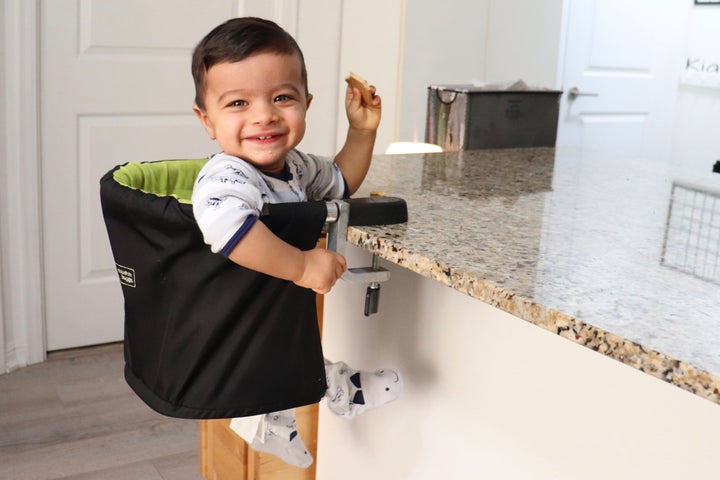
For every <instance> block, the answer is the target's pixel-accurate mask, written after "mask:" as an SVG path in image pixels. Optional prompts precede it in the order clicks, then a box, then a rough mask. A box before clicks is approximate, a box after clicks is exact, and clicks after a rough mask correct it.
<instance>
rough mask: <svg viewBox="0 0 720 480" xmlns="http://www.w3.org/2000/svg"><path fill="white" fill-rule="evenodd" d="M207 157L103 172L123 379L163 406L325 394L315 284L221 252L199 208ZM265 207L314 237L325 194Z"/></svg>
mask: <svg viewBox="0 0 720 480" xmlns="http://www.w3.org/2000/svg"><path fill="white" fill-rule="evenodd" d="M203 164H204V160H168V161H162V162H147V163H128V164H125V165H122V166H118V167H116V168H114V169H113V170H111V171H110V172H108V173H107V174H105V175H104V176H103V178H102V179H101V181H100V196H101V202H102V211H103V217H104V220H105V224H106V227H107V231H108V235H109V238H110V244H111V247H112V252H113V256H114V258H115V262H116V265H117V269H118V274H119V277H120V281H121V285H122V293H123V297H124V301H125V362H126V365H125V378H126V379H127V382H128V384H129V385H130V386H131V387H132V389H133V390H134V391H135V392H136V393H137V395H138V396H139V397H140V398H141V399H142V400H143V401H144V402H145V403H147V404H148V405H149V406H150V407H152V408H153V409H154V410H156V411H158V412H160V413H162V414H164V415H168V416H171V417H180V418H229V417H238V416H247V415H256V414H261V413H268V412H273V411H278V410H283V409H286V408H292V407H297V406H301V405H307V404H311V403H315V402H317V401H319V400H320V399H321V398H322V396H323V395H324V393H325V390H326V383H325V369H324V362H323V353H322V346H321V343H320V333H319V330H318V325H317V313H316V304H315V294H314V293H313V292H312V291H311V290H308V289H304V288H300V287H298V286H296V285H295V284H293V283H292V282H288V281H284V280H280V279H277V278H273V277H270V276H267V275H264V274H261V273H257V272H255V271H252V270H248V269H245V268H243V267H240V266H238V265H236V264H234V263H232V262H231V261H229V260H227V259H226V258H224V257H223V256H221V255H217V254H213V253H212V252H211V251H210V249H209V247H208V246H207V245H206V244H205V243H204V242H203V239H202V235H201V232H200V230H199V229H198V226H197V224H196V222H195V219H194V217H193V214H192V205H191V204H190V200H189V198H190V192H191V191H192V186H193V183H194V180H195V177H196V175H197V172H198V171H199V170H200V168H201V167H202V165H203ZM278 212H284V213H277V214H275V213H273V214H271V215H268V216H263V217H261V219H260V220H261V221H263V222H264V223H265V224H266V225H267V226H268V227H269V228H270V229H271V230H272V231H273V232H274V233H275V234H276V235H278V236H279V237H280V238H282V239H283V240H285V241H287V242H288V243H291V244H292V245H295V246H296V247H298V248H300V249H303V250H309V249H311V248H314V247H315V245H316V242H317V239H318V236H319V234H320V232H321V230H322V227H323V224H324V222H325V217H326V207H325V203H324V202H306V203H302V204H292V205H284V206H283V208H282V209H278Z"/></svg>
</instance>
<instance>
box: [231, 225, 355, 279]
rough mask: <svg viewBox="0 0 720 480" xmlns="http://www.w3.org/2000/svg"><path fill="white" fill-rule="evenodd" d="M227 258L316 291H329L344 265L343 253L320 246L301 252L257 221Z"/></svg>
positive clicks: (343, 269)
mask: <svg viewBox="0 0 720 480" xmlns="http://www.w3.org/2000/svg"><path fill="white" fill-rule="evenodd" d="M229 258H230V260H232V261H233V262H235V263H237V264H239V265H242V266H243V267H245V268H249V269H251V270H255V271H257V272H260V273H264V274H267V275H270V276H273V277H277V278H282V279H283V280H290V281H292V282H293V283H295V284H296V285H299V286H301V287H304V288H310V289H312V290H313V291H315V292H317V293H327V292H329V291H330V289H331V288H332V287H333V285H335V282H336V281H337V279H338V278H340V277H341V276H342V274H343V273H344V272H345V269H346V267H347V265H346V263H345V258H344V257H343V256H342V255H340V254H338V253H336V252H331V251H328V250H324V249H320V248H315V249H313V250H307V251H302V250H300V249H298V248H295V247H293V246H292V245H290V244H288V243H286V242H284V241H283V240H281V239H280V238H278V237H277V236H275V234H274V233H272V232H271V231H270V229H268V228H267V227H266V226H265V224H263V223H262V222H259V221H257V222H255V223H254V224H253V226H252V227H251V228H250V230H248V232H247V233H246V234H245V236H244V237H243V238H242V240H240V243H238V244H237V245H236V246H235V248H234V249H233V250H232V252H230V256H229Z"/></svg>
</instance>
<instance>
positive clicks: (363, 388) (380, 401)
mask: <svg viewBox="0 0 720 480" xmlns="http://www.w3.org/2000/svg"><path fill="white" fill-rule="evenodd" d="M325 376H326V378H327V384H328V389H327V392H326V393H325V398H326V399H327V405H328V408H330V411H331V412H333V413H334V414H336V415H339V416H341V417H346V418H351V417H355V416H357V415H360V414H361V413H364V412H365V411H367V410H370V409H372V408H376V407H379V406H381V405H384V404H386V403H388V402H391V401H393V400H395V399H396V398H398V397H399V396H400V394H401V393H402V389H403V381H402V379H401V378H400V375H398V373H397V372H396V371H394V370H390V369H383V370H377V371H375V372H365V371H362V370H355V369H353V368H350V367H348V366H347V365H346V364H345V363H343V362H337V363H332V362H330V361H329V360H327V359H325Z"/></svg>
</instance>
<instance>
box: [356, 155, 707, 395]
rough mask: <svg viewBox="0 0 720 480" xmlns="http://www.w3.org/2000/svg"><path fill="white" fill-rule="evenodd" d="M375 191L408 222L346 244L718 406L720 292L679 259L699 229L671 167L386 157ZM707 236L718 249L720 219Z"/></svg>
mask: <svg viewBox="0 0 720 480" xmlns="http://www.w3.org/2000/svg"><path fill="white" fill-rule="evenodd" d="M716 176H717V175H716ZM711 181H717V182H718V183H719V184H720V176H717V179H715V178H712V179H711ZM718 190H720V188H718ZM372 191H383V192H385V193H386V194H387V195H393V196H398V197H402V198H404V199H405V200H406V201H407V203H408V210H409V217H410V219H409V221H408V223H407V224H403V225H397V226H383V227H352V228H350V230H349V232H348V240H349V241H350V242H351V243H353V244H355V245H359V246H361V247H364V248H366V249H368V250H371V251H373V252H377V253H379V254H380V256H381V257H383V258H386V259H387V260H390V261H392V262H395V263H397V264H399V265H402V266H404V267H406V268H409V269H410V270H413V271H415V272H417V273H419V274H421V275H424V276H426V277H429V278H433V279H435V280H437V281H439V282H441V283H443V284H445V285H449V286H451V287H453V288H455V289H457V290H459V291H461V292H463V293H466V294H468V295H470V296H472V297H475V298H478V299H480V300H482V301H485V302H487V303H489V304H491V305H494V306H497V307H498V308H500V309H502V310H505V311H507V312H509V313H511V314H513V315H516V316H518V317H520V318H523V319H524V320H527V321H529V322H532V323H534V324H536V325H538V326H541V327H543V328H545V329H547V330H550V331H552V332H554V333H556V334H558V335H561V336H563V337H565V338H568V339H570V340H572V341H574V342H577V343H580V344H582V345H585V346H587V347H589V348H592V349H593V350H596V351H598V352H600V353H603V354H605V355H607V356H610V357H611V358H614V359H616V360H619V361H621V362H623V363H626V364H628V365H631V366H633V367H635V368H638V369H640V370H642V371H645V372H647V373H649V374H651V375H653V376H655V377H658V378H661V379H663V380H665V381H667V382H670V383H672V384H675V385H677V386H679V387H681V388H683V389H685V390H688V391H691V392H693V393H696V394H698V395H700V396H702V397H704V398H707V399H709V400H711V401H714V402H716V403H720V289H719V288H718V285H717V283H716V282H714V281H712V279H711V278H706V277H703V276H702V275H697V274H695V273H694V272H693V271H690V270H688V269H687V268H685V269H682V268H677V265H673V264H671V263H672V262H676V263H677V261H676V260H673V259H671V258H670V257H669V256H668V255H669V250H668V248H669V247H671V248H673V249H675V250H677V248H679V247H678V245H679V243H678V242H681V241H682V240H678V241H677V242H676V241H675V239H678V238H682V234H685V236H686V237H687V236H688V235H690V234H691V232H694V230H692V229H693V228H696V227H694V226H693V224H692V223H690V224H689V223H688V220H687V216H686V215H685V213H683V212H685V210H683V212H680V210H679V208H680V207H679V206H678V205H679V201H678V200H677V191H676V194H675V195H674V196H673V179H672V178H671V177H670V175H669V169H668V168H667V167H665V166H663V165H662V164H659V163H655V162H652V161H645V160H639V159H632V160H628V159H623V158H618V157H616V156H612V155H607V154H605V155H603V154H599V153H593V152H588V151H581V150H577V149H560V148H559V149H554V148H527V149H503V150H475V151H462V152H456V153H441V154H417V155H397V156H395V155H393V156H378V157H376V158H375V159H374V160H373V166H372V168H371V170H370V173H369V175H368V178H367V179H366V181H365V183H364V185H363V187H362V189H361V190H360V191H359V192H358V194H357V195H358V196H363V195H368V194H369V193H370V192H372ZM708 195H710V197H711V199H715V198H716V195H715V194H714V193H712V192H710V193H709V194H708ZM673 198H675V199H676V200H675V205H676V209H675V212H676V215H680V214H681V213H682V215H683V216H682V218H681V220H679V221H681V222H682V221H684V222H685V223H684V224H683V223H678V220H673V218H674V217H673V216H672V215H671V214H670V213H671V209H670V206H671V199H673ZM704 205H705V208H706V209H711V208H716V207H715V206H717V208H720V200H717V201H716V203H715V204H711V203H710V204H709V203H707V202H706V203H705V204H704ZM708 205H709V206H708ZM682 208H683V209H685V207H684V206H683V207H682ZM678 212H680V213H678ZM692 215H693V214H690V217H689V218H690V219H692V218H694V217H692ZM703 215H707V212H705V213H703ZM703 218H705V217H703ZM683 219H684V220H683ZM671 220H672V222H674V223H672V222H671ZM703 228H704V229H705V231H704V233H700V234H699V235H700V236H701V237H700V238H701V241H702V242H704V243H703V245H705V246H706V250H707V248H710V249H711V250H712V248H714V249H715V250H714V251H715V252H717V249H718V242H720V239H719V238H720V212H717V213H715V214H714V217H712V218H711V219H710V220H709V221H708V222H707V224H703ZM692 234H694V233H692ZM670 241H673V242H675V243H672V244H670V243H669V242H670ZM713 242H714V244H713ZM708 245H709V246H710V247H707V246H708ZM713 245H714V247H712V246H713ZM673 251H674V250H673ZM673 258H675V257H673ZM684 258H687V257H684ZM694 258H697V257H694ZM705 258H706V260H702V259H701V260H700V261H701V262H703V261H705V262H713V261H714V262H717V253H715V256H714V257H713V256H712V255H711V256H706V257H705ZM712 268H716V269H717V268H720V267H713V266H705V267H703V270H702V271H703V272H708V271H713V270H712Z"/></svg>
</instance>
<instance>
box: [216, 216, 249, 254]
mask: <svg viewBox="0 0 720 480" xmlns="http://www.w3.org/2000/svg"><path fill="white" fill-rule="evenodd" d="M257 219H258V217H256V216H251V217H248V218H247V219H246V220H245V222H244V223H243V224H242V225H240V228H238V231H237V232H235V234H234V235H233V236H232V238H231V239H230V240H229V241H228V243H226V244H225V246H224V247H223V248H222V250H220V251H219V252H218V253H219V254H220V255H223V256H225V257H229V256H230V253H231V252H232V251H233V250H234V249H235V247H237V244H238V243H240V240H242V238H243V237H244V236H245V234H247V232H248V230H250V228H252V226H253V225H255V222H257Z"/></svg>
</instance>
